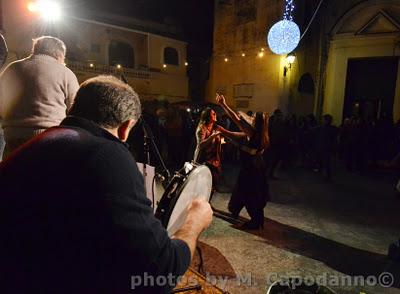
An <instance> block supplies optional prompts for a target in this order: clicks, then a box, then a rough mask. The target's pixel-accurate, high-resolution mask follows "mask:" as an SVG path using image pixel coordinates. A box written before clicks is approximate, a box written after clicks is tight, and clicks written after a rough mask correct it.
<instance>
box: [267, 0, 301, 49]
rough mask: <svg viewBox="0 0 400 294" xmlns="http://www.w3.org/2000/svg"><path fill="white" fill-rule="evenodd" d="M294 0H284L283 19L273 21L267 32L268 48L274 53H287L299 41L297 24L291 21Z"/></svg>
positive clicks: (294, 47)
mask: <svg viewBox="0 0 400 294" xmlns="http://www.w3.org/2000/svg"><path fill="white" fill-rule="evenodd" d="M293 1H294V0H286V5H285V12H284V14H283V20H281V21H279V22H277V23H275V24H274V25H273V26H272V27H271V29H270V30H269V32H268V36H267V41H268V45H269V48H270V49H271V51H272V52H274V53H275V54H287V53H290V52H292V51H293V50H294V49H296V47H297V45H298V44H299V42H300V29H299V26H298V25H297V24H296V23H295V22H294V21H293V11H294V8H295V6H294V2H293Z"/></svg>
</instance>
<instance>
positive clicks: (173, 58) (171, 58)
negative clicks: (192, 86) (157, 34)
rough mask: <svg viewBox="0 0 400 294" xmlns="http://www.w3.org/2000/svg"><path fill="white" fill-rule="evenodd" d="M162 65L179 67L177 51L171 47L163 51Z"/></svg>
mask: <svg viewBox="0 0 400 294" xmlns="http://www.w3.org/2000/svg"><path fill="white" fill-rule="evenodd" d="M164 63H165V64H171V65H179V57H178V51H177V50H176V49H175V48H172V47H166V48H165V49H164Z"/></svg>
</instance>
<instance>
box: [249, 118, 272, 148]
mask: <svg viewBox="0 0 400 294" xmlns="http://www.w3.org/2000/svg"><path fill="white" fill-rule="evenodd" d="M253 128H254V135H253V136H255V139H256V140H257V143H258V148H257V149H258V150H259V151H261V152H263V151H264V150H265V149H266V148H267V147H268V145H269V135H268V116H267V115H266V114H265V113H264V112H261V111H257V112H256V115H255V119H254V125H253Z"/></svg>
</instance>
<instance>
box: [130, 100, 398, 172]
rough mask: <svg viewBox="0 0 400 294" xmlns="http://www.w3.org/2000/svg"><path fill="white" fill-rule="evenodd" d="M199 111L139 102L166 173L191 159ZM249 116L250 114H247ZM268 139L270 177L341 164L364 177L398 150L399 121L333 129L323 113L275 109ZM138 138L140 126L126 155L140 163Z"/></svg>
mask: <svg viewBox="0 0 400 294" xmlns="http://www.w3.org/2000/svg"><path fill="white" fill-rule="evenodd" d="M201 110H202V109H201V107H200V108H199V107H197V108H196V107H194V108H193V107H192V108H190V107H188V106H187V105H184V106H182V105H179V104H177V105H175V104H170V103H168V102H165V101H158V100H152V101H148V102H145V103H144V109H143V117H144V120H145V121H146V123H147V125H148V126H149V127H150V129H151V130H152V133H153V135H154V141H155V143H156V145H157V146H158V148H159V150H160V153H161V156H162V158H163V159H164V161H165V162H166V164H167V167H168V168H169V169H170V170H177V169H179V168H180V167H182V166H183V163H184V162H185V161H190V160H192V159H193V153H194V149H195V146H196V142H195V135H194V134H195V128H196V126H197V123H198V120H199V117H200V113H201ZM216 110H217V114H218V122H217V124H220V125H221V126H223V127H224V128H226V129H229V130H231V131H237V130H236V129H235V128H236V126H234V124H232V122H231V121H230V120H229V118H228V117H226V116H225V115H223V114H221V112H220V111H218V109H216ZM248 114H250V115H251V111H249V112H248ZM269 135H270V144H271V145H270V147H269V149H268V152H266V153H265V156H266V160H267V163H268V165H269V176H270V177H271V178H276V175H275V171H276V169H277V168H278V167H280V168H289V167H293V166H297V167H304V168H309V169H312V170H315V171H320V172H322V173H323V175H324V177H325V178H327V179H330V177H331V174H332V166H333V165H332V161H334V162H338V161H339V162H342V163H343V164H344V165H345V167H346V168H347V169H348V170H349V171H351V172H360V173H365V172H367V171H369V170H372V169H375V168H377V167H382V166H388V165H389V164H390V162H391V160H392V159H393V158H394V157H395V156H396V155H397V154H398V153H399V152H400V121H398V122H397V123H394V122H393V120H392V119H390V118H389V117H388V116H383V117H381V118H379V119H375V120H372V119H370V120H365V119H362V118H359V117H351V118H345V119H344V120H343V124H342V125H340V126H334V124H333V121H332V117H331V116H330V115H324V116H323V117H322V118H321V122H318V120H317V118H316V117H315V116H314V115H313V114H309V115H306V116H301V115H300V116H297V115H295V114H291V115H285V114H284V113H283V112H282V111H280V110H279V109H277V110H275V111H274V113H273V114H272V115H271V116H270V119H269ZM143 138H144V133H143V130H142V129H141V126H140V125H139V126H138V129H137V130H136V131H135V132H134V133H133V135H132V136H131V138H130V139H129V143H130V145H131V151H132V152H133V153H134V155H135V158H137V159H138V161H140V162H143V161H145V158H146V157H145V152H144V148H143V146H144V139H143ZM224 145H225V146H224V147H223V160H224V161H237V160H239V158H238V152H237V151H236V149H235V148H234V147H233V146H231V145H230V144H224ZM150 153H151V164H153V165H156V166H159V165H160V162H159V159H158V158H157V157H156V156H155V153H154V152H152V151H151V152H150Z"/></svg>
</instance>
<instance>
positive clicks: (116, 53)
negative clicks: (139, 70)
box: [108, 41, 135, 68]
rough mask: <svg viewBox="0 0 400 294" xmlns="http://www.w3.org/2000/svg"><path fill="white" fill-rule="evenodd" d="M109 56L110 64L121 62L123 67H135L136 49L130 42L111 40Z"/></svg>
mask: <svg viewBox="0 0 400 294" xmlns="http://www.w3.org/2000/svg"><path fill="white" fill-rule="evenodd" d="M108 56H109V64H110V65H114V66H115V65H117V64H120V65H122V66H123V67H128V68H134V67H135V51H134V50H133V48H132V46H131V45H129V44H128V43H125V42H120V41H111V43H110V46H109V50H108Z"/></svg>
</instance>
